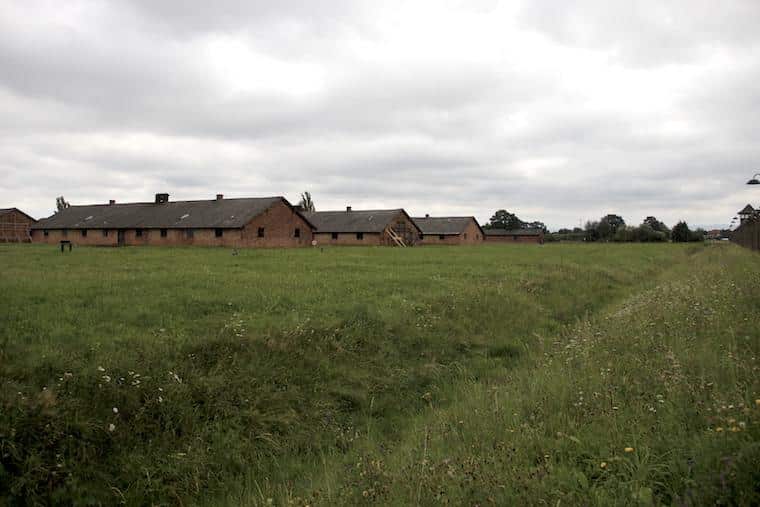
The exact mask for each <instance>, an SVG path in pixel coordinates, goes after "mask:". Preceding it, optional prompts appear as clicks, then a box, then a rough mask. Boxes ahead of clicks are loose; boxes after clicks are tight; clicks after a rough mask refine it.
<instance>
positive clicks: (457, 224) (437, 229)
mask: <svg viewBox="0 0 760 507" xmlns="http://www.w3.org/2000/svg"><path fill="white" fill-rule="evenodd" d="M412 220H414V223H415V224H417V227H419V228H420V230H421V231H422V235H421V236H420V240H421V243H422V244H423V245H476V244H480V243H482V242H483V236H484V234H483V229H481V228H480V224H479V223H478V221H477V220H475V217H431V216H430V215H425V216H424V217H414V218H412Z"/></svg>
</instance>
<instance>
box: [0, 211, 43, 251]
mask: <svg viewBox="0 0 760 507" xmlns="http://www.w3.org/2000/svg"><path fill="white" fill-rule="evenodd" d="M34 222H35V220H34V218H32V217H30V216H29V215H27V214H26V213H24V212H23V211H21V210H20V209H18V208H0V243H29V242H30V241H31V236H30V235H29V232H30V229H31V227H32V224H34Z"/></svg>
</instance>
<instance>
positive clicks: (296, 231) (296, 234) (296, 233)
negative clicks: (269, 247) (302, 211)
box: [293, 227, 301, 238]
mask: <svg viewBox="0 0 760 507" xmlns="http://www.w3.org/2000/svg"><path fill="white" fill-rule="evenodd" d="M293 236H294V237H296V238H300V237H301V229H299V228H298V227H296V230H295V232H294V233H293Z"/></svg>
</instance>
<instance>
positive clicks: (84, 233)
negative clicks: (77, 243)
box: [80, 229, 87, 238]
mask: <svg viewBox="0 0 760 507" xmlns="http://www.w3.org/2000/svg"><path fill="white" fill-rule="evenodd" d="M80 233H81V234H82V237H83V238H86V237H87V229H82V230H81V231H80Z"/></svg>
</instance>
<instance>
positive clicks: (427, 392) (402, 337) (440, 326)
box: [0, 245, 760, 505]
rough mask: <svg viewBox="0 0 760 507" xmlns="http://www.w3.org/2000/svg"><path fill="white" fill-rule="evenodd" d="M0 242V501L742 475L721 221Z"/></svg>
mask: <svg viewBox="0 0 760 507" xmlns="http://www.w3.org/2000/svg"><path fill="white" fill-rule="evenodd" d="M0 261H1V262H2V263H3V267H4V269H3V272H2V274H1V275H0V308H2V312H0V451H1V452H0V465H1V466H0V503H2V502H14V501H15V502H22V503H23V502H30V503H31V502H38V503H43V504H44V503H54V504H67V503H74V504H80V505H85V504H90V505H110V504H113V503H114V502H125V503H126V504H130V505H144V504H159V505H169V504H180V503H181V504H206V505H217V504H230V505H237V504H249V505H256V504H269V503H272V504H307V503H308V504H312V505H313V504H321V505H336V504H337V505H340V504H343V505H355V504H362V503H373V502H374V503H378V504H397V505H401V504H415V503H418V504H433V503H442V502H444V503H445V502H449V503H452V504H473V505H474V504H481V505H486V504H489V503H496V504H504V503H507V502H512V503H523V504H525V503H528V504H531V503H532V504H545V503H551V504H552V505H556V504H557V503H558V502H559V503H560V504H562V503H565V504H567V503H570V504H577V503H598V504H609V503H615V502H617V503H621V504H627V503H631V502H634V501H635V502H642V503H644V504H646V503H652V502H655V503H656V502H665V503H671V502H678V501H686V502H689V501H690V502H691V503H697V504H699V503H709V502H710V501H720V500H732V501H734V503H738V504H742V503H744V504H747V503H748V502H749V503H751V502H752V501H753V499H754V497H752V496H750V495H751V493H752V490H750V489H749V486H748V485H753V484H754V483H755V482H756V480H757V478H756V477H755V476H753V475H752V474H751V473H750V472H751V471H752V470H755V469H757V467H753V464H754V462H755V461H756V460H757V412H753V410H754V409H755V405H754V400H755V399H756V398H757V397H759V396H758V384H757V377H758V375H757V363H756V362H755V361H756V357H757V354H758V329H757V321H756V319H753V318H752V315H756V314H757V311H758V307H757V305H758V301H760V299H759V298H758V296H759V294H758V276H760V265H759V264H758V257H757V256H756V255H753V254H751V253H749V252H746V251H744V250H740V249H738V248H735V247H732V246H730V245H720V246H716V247H710V248H705V247H702V246H699V247H694V246H693V245H689V246H685V245H546V246H544V247H539V246H523V245H519V246H508V245H506V246H493V247H489V246H483V247H475V248H456V247H452V248H418V249H382V248H375V249H372V248H344V249H325V251H324V252H320V251H319V250H246V251H241V252H240V255H238V256H232V255H231V252H230V251H229V250H225V249H203V248H195V249H194V248H184V249H183V248H177V249H163V248H126V249H95V248H91V249H87V248H81V249H75V251H74V252H73V253H72V254H71V255H69V254H65V255H61V254H60V253H58V252H56V251H55V250H54V249H51V248H49V247H37V246H2V245H0ZM658 395H659V397H658ZM723 405H725V407H726V408H725V409H724V408H723ZM729 407H731V408H729ZM737 407H738V408H737ZM114 409H116V410H114ZM708 409H709V410H708ZM740 423H741V424H740ZM719 428H720V430H719ZM626 447H632V448H633V451H631V452H626V451H625V448H626ZM753 460H754V461H753ZM603 464H604V466H602V465H603ZM753 481H755V482H753ZM742 495H744V496H742ZM728 503H731V502H730V501H729V502H728Z"/></svg>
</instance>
